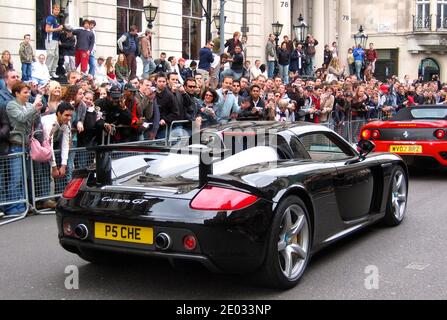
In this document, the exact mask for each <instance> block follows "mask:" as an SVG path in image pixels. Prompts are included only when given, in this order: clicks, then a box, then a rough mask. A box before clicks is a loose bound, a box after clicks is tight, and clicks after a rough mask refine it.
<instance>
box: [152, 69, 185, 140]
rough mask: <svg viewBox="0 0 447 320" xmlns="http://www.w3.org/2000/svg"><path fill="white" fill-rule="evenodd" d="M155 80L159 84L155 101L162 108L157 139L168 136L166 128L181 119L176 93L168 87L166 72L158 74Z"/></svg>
mask: <svg viewBox="0 0 447 320" xmlns="http://www.w3.org/2000/svg"><path fill="white" fill-rule="evenodd" d="M155 82H156V86H157V92H156V94H155V101H156V103H157V104H158V107H159V109H160V119H161V120H160V129H159V132H158V134H157V139H164V138H166V128H167V127H168V128H169V126H170V125H171V123H172V122H173V121H177V120H179V119H180V110H179V108H178V104H177V102H176V100H175V97H174V95H173V94H172V92H171V91H170V90H169V89H168V87H167V78H166V75H165V74H164V73H159V74H157V76H156V77H155Z"/></svg>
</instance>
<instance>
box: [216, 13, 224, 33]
mask: <svg viewBox="0 0 447 320" xmlns="http://www.w3.org/2000/svg"><path fill="white" fill-rule="evenodd" d="M213 22H214V25H215V26H216V29H217V30H218V31H220V13H216V14H215V15H214V16H213ZM226 22H227V17H226V16H225V17H224V23H226Z"/></svg>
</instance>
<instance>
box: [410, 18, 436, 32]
mask: <svg viewBox="0 0 447 320" xmlns="http://www.w3.org/2000/svg"><path fill="white" fill-rule="evenodd" d="M431 20H432V15H428V16H413V31H414V32H427V31H431Z"/></svg>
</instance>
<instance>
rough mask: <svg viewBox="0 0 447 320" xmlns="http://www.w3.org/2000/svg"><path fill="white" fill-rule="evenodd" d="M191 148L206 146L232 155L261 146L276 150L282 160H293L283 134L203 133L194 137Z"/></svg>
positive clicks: (251, 132) (191, 139)
mask: <svg viewBox="0 0 447 320" xmlns="http://www.w3.org/2000/svg"><path fill="white" fill-rule="evenodd" d="M188 145H189V146H197V145H204V146H207V147H208V148H211V149H214V150H219V149H226V150H231V155H235V154H238V153H239V152H242V151H245V150H248V149H251V148H254V147H261V146H269V147H273V148H275V150H276V151H277V153H278V156H279V158H280V159H293V151H292V150H291V148H290V146H289V143H288V142H287V140H286V139H285V138H284V137H283V136H282V134H281V133H267V132H254V131H243V132H241V131H222V132H207V131H203V132H201V133H197V134H196V135H193V136H192V137H191V138H190V139H189V142H188Z"/></svg>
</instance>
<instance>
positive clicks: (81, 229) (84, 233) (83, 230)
mask: <svg viewBox="0 0 447 320" xmlns="http://www.w3.org/2000/svg"><path fill="white" fill-rule="evenodd" d="M74 233H75V235H76V237H77V238H79V239H81V240H85V239H87V237H88V229H87V227H86V226H85V224H79V225H78V226H76V228H75V230H74Z"/></svg>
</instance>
